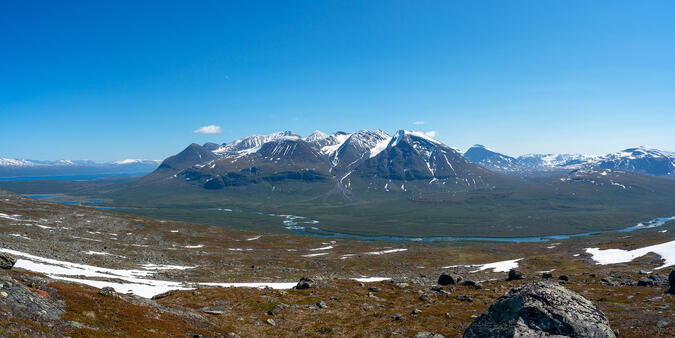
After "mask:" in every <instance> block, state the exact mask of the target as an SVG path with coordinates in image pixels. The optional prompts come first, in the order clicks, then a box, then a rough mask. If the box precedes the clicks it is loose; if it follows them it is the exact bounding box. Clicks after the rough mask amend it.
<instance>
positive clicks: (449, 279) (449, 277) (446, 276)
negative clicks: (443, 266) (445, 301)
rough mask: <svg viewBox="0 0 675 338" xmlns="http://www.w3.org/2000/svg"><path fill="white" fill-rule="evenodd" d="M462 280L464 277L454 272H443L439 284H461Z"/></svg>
mask: <svg viewBox="0 0 675 338" xmlns="http://www.w3.org/2000/svg"><path fill="white" fill-rule="evenodd" d="M461 281H462V277H461V276H460V275H456V274H454V273H442V274H441V276H440V277H438V285H455V284H459V282H461Z"/></svg>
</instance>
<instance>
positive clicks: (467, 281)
mask: <svg viewBox="0 0 675 338" xmlns="http://www.w3.org/2000/svg"><path fill="white" fill-rule="evenodd" d="M462 285H465V286H473V287H474V288H476V289H482V288H483V286H482V285H481V284H480V283H478V282H476V281H472V280H470V279H467V280H465V281H463V282H462Z"/></svg>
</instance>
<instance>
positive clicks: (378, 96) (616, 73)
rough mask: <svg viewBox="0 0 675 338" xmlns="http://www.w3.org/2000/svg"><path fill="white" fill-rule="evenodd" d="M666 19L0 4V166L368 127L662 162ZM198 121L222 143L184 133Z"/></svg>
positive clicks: (556, 12) (597, 6)
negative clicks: (1, 160) (642, 149)
mask: <svg viewBox="0 0 675 338" xmlns="http://www.w3.org/2000/svg"><path fill="white" fill-rule="evenodd" d="M141 3H142V4H141ZM674 15H675V2H673V1H630V2H628V1H625V2H624V1H522V2H521V1H466V2H459V1H428V2H427V1H405V2H403V1H391V0H386V1H333V2H330V1H270V2H266V1H261V2H257V1H236V2H235V1H232V2H227V1H213V2H207V1H180V2H172V1H157V2H150V1H107V2H102V1H82V2H70V1H3V2H2V3H0V157H13V158H32V159H60V158H68V159H92V160H97V161H105V160H116V159H122V158H152V159H162V158H164V157H166V156H168V155H171V154H174V153H176V152H178V151H180V150H181V149H183V148H184V147H185V146H187V145H188V144H189V143H191V142H197V143H204V142H207V141H213V142H218V143H222V142H228V141H231V140H233V139H236V138H239V137H242V136H245V135H248V134H253V133H269V132H273V131H276V130H285V129H290V130H293V131H296V132H298V133H300V134H303V135H307V134H309V133H310V132H312V131H313V130H314V129H320V130H323V131H325V132H330V131H335V130H345V131H355V130H359V129H378V128H379V129H382V130H384V131H387V132H390V133H393V132H394V131H395V130H397V129H412V130H419V131H426V132H428V131H435V132H436V138H437V139H439V140H441V141H443V142H445V143H447V144H449V145H451V146H456V147H459V148H461V149H464V150H465V149H466V148H467V147H469V146H470V145H472V144H474V143H482V144H485V145H487V146H490V147H491V148H494V149H496V150H498V151H501V152H504V153H508V154H511V155H519V154H523V153H529V152H587V153H604V152H611V151H616V150H619V149H622V148H626V147H630V146H634V145H648V146H653V147H658V148H662V149H666V150H668V149H669V150H675V19H674ZM415 121H424V122H425V123H424V124H414V122H415ZM205 125H218V126H220V127H221V128H222V133H220V134H210V135H204V134H195V133H193V130H195V129H197V128H199V127H202V126H205Z"/></svg>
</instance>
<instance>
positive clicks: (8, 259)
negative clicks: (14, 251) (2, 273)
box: [0, 253, 16, 270]
mask: <svg viewBox="0 0 675 338" xmlns="http://www.w3.org/2000/svg"><path fill="white" fill-rule="evenodd" d="M14 264H16V258H14V257H13V256H11V255H8V254H6V253H0V268H3V269H5V270H9V269H11V268H12V267H13V266H14Z"/></svg>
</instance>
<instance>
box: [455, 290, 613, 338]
mask: <svg viewBox="0 0 675 338" xmlns="http://www.w3.org/2000/svg"><path fill="white" fill-rule="evenodd" d="M544 336H570V337H615V335H614V332H613V331H612V329H611V328H610V327H609V321H608V320H607V317H605V315H604V314H603V313H602V312H601V311H600V310H599V309H598V308H597V307H596V306H595V305H594V304H593V303H592V302H590V301H589V300H588V299H586V298H584V297H582V296H581V295H579V294H577V293H575V292H573V291H570V290H568V289H566V288H565V287H563V286H561V285H560V284H557V283H554V282H538V283H532V284H526V285H524V286H521V287H518V288H514V289H512V290H511V291H509V292H508V293H507V294H506V295H504V296H501V297H499V299H497V301H496V302H495V303H494V304H492V305H491V306H490V308H489V309H488V310H487V311H485V312H484V313H483V314H482V315H480V317H478V318H477V319H476V320H475V321H474V322H473V323H471V325H470V326H469V327H468V328H467V329H466V331H464V336H463V337H466V338H469V337H471V338H472V337H544Z"/></svg>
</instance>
